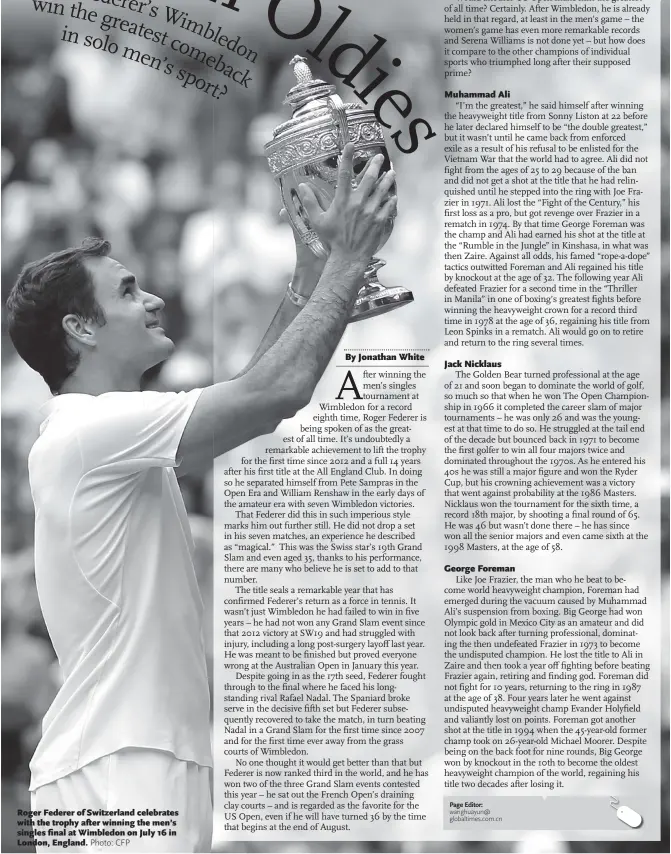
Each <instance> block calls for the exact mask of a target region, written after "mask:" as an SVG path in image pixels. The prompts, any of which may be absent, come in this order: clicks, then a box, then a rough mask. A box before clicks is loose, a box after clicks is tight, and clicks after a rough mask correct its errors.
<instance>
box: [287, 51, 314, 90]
mask: <svg viewBox="0 0 671 854" xmlns="http://www.w3.org/2000/svg"><path fill="white" fill-rule="evenodd" d="M289 65H291V67H292V68H293V70H294V74H295V75H296V80H297V81H298V83H299V84H301V83H312V80H313V77H312V72H311V71H310V66H309V65H308V61H307V59H306V58H305V57H304V56H298V55H296V56H294V58H293V59H292V60H291V62H290V63H289Z"/></svg>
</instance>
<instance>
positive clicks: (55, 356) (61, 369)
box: [7, 237, 112, 394]
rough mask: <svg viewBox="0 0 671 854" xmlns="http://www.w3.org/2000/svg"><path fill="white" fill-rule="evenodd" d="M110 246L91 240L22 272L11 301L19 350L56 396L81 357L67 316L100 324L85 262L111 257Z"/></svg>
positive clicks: (102, 319)
mask: <svg viewBox="0 0 671 854" xmlns="http://www.w3.org/2000/svg"><path fill="white" fill-rule="evenodd" d="M111 248H112V247H111V246H110V244H109V242H108V241H107V240H102V239H101V238H97V237H87V238H86V240H84V242H83V243H82V245H81V246H80V247H77V248H71V249H64V250H62V251H61V252H54V253H52V254H51V255H47V257H46V258H42V259H41V260H40V261H34V262H33V263H31V264H26V266H25V267H24V268H23V270H21V272H20V273H19V277H18V279H17V280H16V283H15V285H14V287H13V288H12V290H11V293H10V295H9V297H8V299H7V312H8V329H9V336H10V338H11V339H12V343H13V344H14V347H15V348H16V352H17V353H18V354H19V356H21V358H22V359H23V360H24V361H25V362H26V363H27V364H28V365H30V367H31V368H33V370H35V371H37V372H38V373H39V374H41V375H42V377H43V378H44V381H45V382H46V383H47V385H48V386H49V388H50V389H51V392H52V394H57V393H58V392H59V391H60V389H61V387H62V385H63V383H64V382H65V380H66V379H67V378H68V377H69V376H70V375H71V374H72V373H73V372H74V371H75V369H76V368H77V365H78V364H79V359H80V356H79V354H78V353H77V352H75V351H74V350H73V349H72V348H71V347H70V345H69V344H68V336H67V334H66V332H65V329H64V328H63V323H62V321H63V318H64V317H65V316H66V315H68V314H76V315H78V316H79V317H81V318H83V319H84V320H90V321H93V322H95V323H97V324H99V325H100V326H102V325H103V324H104V323H105V314H104V312H103V310H102V308H101V307H100V306H99V305H98V302H97V301H96V298H95V292H94V290H93V282H92V280H91V275H90V273H89V271H88V270H87V268H86V265H85V264H83V263H82V261H83V259H84V258H92V257H98V258H99V257H102V256H104V255H109V252H110V249H111Z"/></svg>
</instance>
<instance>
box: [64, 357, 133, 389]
mask: <svg viewBox="0 0 671 854" xmlns="http://www.w3.org/2000/svg"><path fill="white" fill-rule="evenodd" d="M141 379H142V376H141V375H139V376H138V374H137V373H136V372H135V371H130V370H124V369H123V368H122V367H121V366H115V367H110V366H109V365H101V364H99V363H96V362H93V361H91V362H89V363H87V364H82V363H81V362H80V364H79V365H78V366H77V369H76V371H75V372H74V373H73V374H71V376H69V377H68V378H67V380H66V381H65V382H64V383H63V385H62V387H61V390H60V394H91V395H99V394H105V393H106V392H110V391H140V381H141Z"/></svg>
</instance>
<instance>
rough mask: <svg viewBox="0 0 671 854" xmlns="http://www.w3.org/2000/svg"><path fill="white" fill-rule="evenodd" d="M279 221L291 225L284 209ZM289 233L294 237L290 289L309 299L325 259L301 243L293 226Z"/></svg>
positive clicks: (322, 269)
mask: <svg viewBox="0 0 671 854" xmlns="http://www.w3.org/2000/svg"><path fill="white" fill-rule="evenodd" d="M280 219H281V220H282V222H286V223H288V224H289V225H291V219H290V217H289V214H288V213H287V211H286V208H282V210H281V211H280ZM291 231H292V233H293V236H294V243H295V244H296V269H295V271H294V277H293V280H292V282H291V287H292V288H293V290H294V291H295V293H297V294H300V295H301V296H304V297H309V296H310V295H311V294H312V291H313V290H314V289H315V285H316V284H317V282H318V281H319V277H320V276H321V274H322V272H323V271H324V265H325V264H326V261H327V258H318V257H317V256H316V255H315V253H314V252H313V251H312V250H311V249H310V247H309V246H306V245H305V243H303V240H302V239H301V236H300V234H298V232H297V231H296V229H295V228H294V227H293V226H292V227H291Z"/></svg>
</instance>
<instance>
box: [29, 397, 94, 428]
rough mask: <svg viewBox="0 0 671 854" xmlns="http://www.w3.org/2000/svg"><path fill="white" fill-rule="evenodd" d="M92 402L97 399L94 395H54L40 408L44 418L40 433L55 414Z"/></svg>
mask: <svg viewBox="0 0 671 854" xmlns="http://www.w3.org/2000/svg"><path fill="white" fill-rule="evenodd" d="M92 400H95V397H94V396H93V395H92V394H79V393H75V392H72V393H70V394H56V395H54V396H53V397H51V398H50V399H49V400H47V401H46V403H43V404H42V406H40V413H41V414H42V415H43V416H44V420H43V421H42V424H41V425H40V433H42V431H43V430H44V428H45V427H46V424H47V421H48V420H49V416H50V415H53V413H54V412H58V411H60V410H62V409H74V408H75V407H77V406H85V405H86V404H88V403H89V402H90V401H92Z"/></svg>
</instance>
